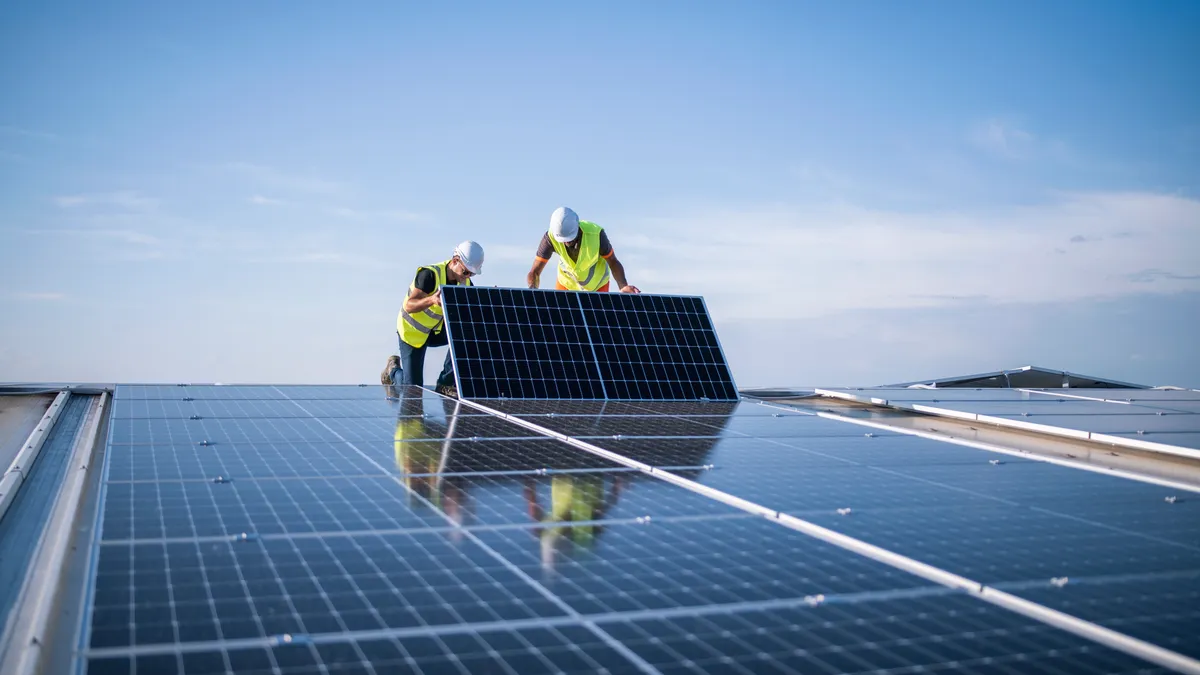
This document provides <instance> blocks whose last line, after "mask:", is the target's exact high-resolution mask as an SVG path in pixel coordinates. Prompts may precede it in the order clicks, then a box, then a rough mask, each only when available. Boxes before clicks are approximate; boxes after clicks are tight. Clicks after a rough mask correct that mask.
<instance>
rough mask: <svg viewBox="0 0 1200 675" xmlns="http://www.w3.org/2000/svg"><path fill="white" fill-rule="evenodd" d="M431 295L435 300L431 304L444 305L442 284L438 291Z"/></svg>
mask: <svg viewBox="0 0 1200 675" xmlns="http://www.w3.org/2000/svg"><path fill="white" fill-rule="evenodd" d="M429 297H430V298H432V300H433V301H432V302H431V303H430V304H433V305H437V306H438V307H441V306H442V289H441V287H440V286H439V287H438V289H437V290H436V291H434V292H433V295H431V296H429Z"/></svg>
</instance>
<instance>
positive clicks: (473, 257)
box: [454, 239, 483, 274]
mask: <svg viewBox="0 0 1200 675" xmlns="http://www.w3.org/2000/svg"><path fill="white" fill-rule="evenodd" d="M454 255H456V256H458V259H459V260H461V261H462V264H463V266H465V267H466V268H467V269H468V270H470V271H471V274H481V273H482V272H483V247H482V246H480V245H479V244H477V243H475V242H473V241H471V240H469V239H468V240H467V241H464V242H463V243H461V244H459V245H458V246H455V247H454Z"/></svg>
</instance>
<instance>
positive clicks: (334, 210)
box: [325, 206, 427, 223]
mask: <svg viewBox="0 0 1200 675" xmlns="http://www.w3.org/2000/svg"><path fill="white" fill-rule="evenodd" d="M325 212H326V213H328V214H329V215H331V216H335V217H337V218H346V219H348V220H377V221H378V220H384V221H391V222H406V223H407V222H418V221H422V220H426V219H427V217H426V216H425V215H424V214H421V213H415V212H413V211H403V210H399V209H382V210H372V209H354V208H349V207H345V206H334V207H330V208H328V209H326V210H325Z"/></svg>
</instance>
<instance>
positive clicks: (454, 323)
mask: <svg viewBox="0 0 1200 675" xmlns="http://www.w3.org/2000/svg"><path fill="white" fill-rule="evenodd" d="M442 302H443V306H444V307H445V311H446V321H447V325H448V328H447V330H448V333H449V337H450V346H451V349H452V351H453V354H454V362H455V366H456V377H457V378H458V386H459V390H460V392H461V394H462V395H463V396H464V397H465V398H469V399H484V398H516V399H616V400H701V399H710V400H729V401H734V400H737V398H738V394H737V389H736V387H735V386H734V383H733V376H732V373H731V371H730V370H729V366H728V364H727V363H726V361H725V356H724V354H723V353H722V351H721V346H720V343H719V341H718V339H717V335H716V331H715V330H714V328H713V325H712V321H711V320H710V319H709V317H708V310H707V309H706V308H705V306H704V302H703V300H702V299H700V298H696V297H682V296H661V295H650V294H637V295H631V294H619V293H618V294H614V293H578V292H567V291H542V290H531V289H507V288H504V289H501V288H479V287H457V286H447V287H445V288H444V289H443V292H442Z"/></svg>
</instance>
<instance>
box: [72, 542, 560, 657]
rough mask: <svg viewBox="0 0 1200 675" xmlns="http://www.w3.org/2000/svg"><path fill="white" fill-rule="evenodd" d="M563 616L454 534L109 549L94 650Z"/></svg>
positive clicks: (103, 553) (101, 563)
mask: <svg viewBox="0 0 1200 675" xmlns="http://www.w3.org/2000/svg"><path fill="white" fill-rule="evenodd" d="M562 615H563V612H562V610H561V609H559V608H558V607H556V606H555V605H554V603H552V602H550V601H549V600H547V599H546V598H545V597H543V596H542V595H540V594H539V593H538V592H537V591H535V590H534V589H533V588H532V587H530V586H528V585H527V584H526V583H525V581H523V580H522V579H521V578H520V577H519V576H517V575H515V574H513V572H512V571H510V570H509V569H508V568H507V567H506V566H505V565H504V564H503V563H501V562H499V561H497V560H496V559H494V558H493V557H491V556H490V555H488V554H487V553H486V552H485V551H484V550H483V549H481V548H480V547H478V546H476V545H475V544H472V543H471V542H469V541H463V540H461V537H457V536H454V535H453V534H452V533H444V532H433V533H426V534H422V533H413V534H385V535H362V536H352V537H347V536H343V537H320V538H297V539H263V540H260V541H244V542H226V541H202V542H177V543H165V544H163V543H142V544H134V545H125V546H116V545H104V546H101V547H100V555H99V560H98V566H97V578H96V594H95V611H94V613H93V615H92V618H91V628H92V630H91V641H90V646H91V647H92V648H105V647H126V646H137V645H149V644H163V643H174V642H197V641H210V640H217V639H225V640H231V639H239V638H267V637H270V636H275V635H282V634H296V633H300V634H308V635H319V634H327V633H345V632H346V631H361V630H381V629H384V628H392V629H397V628H412V627H418V626H430V625H445V624H465V623H474V622H492V621H506V620H508V621H513V620H522V619H531V618H536V617H554V616H562Z"/></svg>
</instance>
